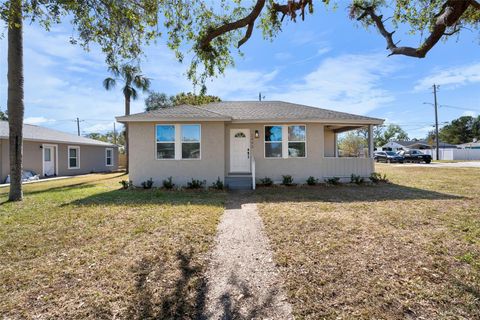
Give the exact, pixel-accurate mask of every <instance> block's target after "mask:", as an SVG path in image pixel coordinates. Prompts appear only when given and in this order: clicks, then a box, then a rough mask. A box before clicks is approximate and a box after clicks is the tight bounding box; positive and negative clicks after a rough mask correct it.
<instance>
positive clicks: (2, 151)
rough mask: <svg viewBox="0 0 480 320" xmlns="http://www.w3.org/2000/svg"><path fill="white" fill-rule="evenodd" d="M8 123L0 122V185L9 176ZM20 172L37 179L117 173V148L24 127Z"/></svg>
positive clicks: (76, 137)
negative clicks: (29, 172)
mask: <svg viewBox="0 0 480 320" xmlns="http://www.w3.org/2000/svg"><path fill="white" fill-rule="evenodd" d="M8 131H9V130H8V122H7V121H0V183H3V182H4V181H5V179H6V178H7V176H8V175H9V172H10V157H9V143H8ZM23 138H24V139H23V140H24V141H23V169H24V170H31V171H34V172H35V173H37V174H38V175H39V176H40V177H53V176H72V175H79V174H85V173H91V172H109V171H115V170H117V169H118V148H117V146H116V145H113V144H110V143H106V142H102V141H97V140H93V139H88V138H85V137H80V136H76V135H73V134H69V133H65V132H61V131H57V130H52V129H48V128H44V127H40V126H34V125H29V124H24V125H23Z"/></svg>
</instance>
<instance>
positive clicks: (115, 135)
mask: <svg viewBox="0 0 480 320" xmlns="http://www.w3.org/2000/svg"><path fill="white" fill-rule="evenodd" d="M113 144H117V130H115V122H114V123H113Z"/></svg>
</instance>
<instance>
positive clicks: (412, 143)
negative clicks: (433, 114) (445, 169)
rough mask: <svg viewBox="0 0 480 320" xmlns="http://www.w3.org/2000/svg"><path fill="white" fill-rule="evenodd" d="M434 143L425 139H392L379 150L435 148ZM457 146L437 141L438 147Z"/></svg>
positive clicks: (453, 147) (452, 147) (449, 147)
mask: <svg viewBox="0 0 480 320" xmlns="http://www.w3.org/2000/svg"><path fill="white" fill-rule="evenodd" d="M435 147H436V144H435V142H433V143H430V142H428V141H427V140H394V141H389V142H387V143H386V144H384V145H383V146H381V147H380V148H381V150H386V151H399V150H406V151H408V150H411V149H420V150H427V149H435ZM456 148H457V146H456V145H454V144H449V143H446V142H442V141H439V149H456Z"/></svg>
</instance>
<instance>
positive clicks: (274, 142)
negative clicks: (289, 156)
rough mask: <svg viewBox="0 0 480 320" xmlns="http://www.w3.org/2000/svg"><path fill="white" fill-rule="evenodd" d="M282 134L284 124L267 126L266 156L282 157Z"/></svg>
mask: <svg viewBox="0 0 480 320" xmlns="http://www.w3.org/2000/svg"><path fill="white" fill-rule="evenodd" d="M282 136H283V130H282V126H265V158H281V157H282V154H283V143H282Z"/></svg>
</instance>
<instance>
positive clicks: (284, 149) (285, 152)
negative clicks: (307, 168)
mask: <svg viewBox="0 0 480 320" xmlns="http://www.w3.org/2000/svg"><path fill="white" fill-rule="evenodd" d="M294 126H303V127H305V141H293V140H292V141H290V140H288V127H294ZM266 127H281V128H282V140H281V141H273V142H276V143H281V144H282V156H281V157H267V154H266V150H265V144H266V143H272V141H265V132H266V131H267V130H266ZM307 140H308V136H307V125H306V124H304V123H288V124H265V125H264V126H263V157H264V158H265V159H269V160H274V159H306V158H307ZM289 142H303V143H305V156H304V157H290V156H289V155H288V143H289Z"/></svg>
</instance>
